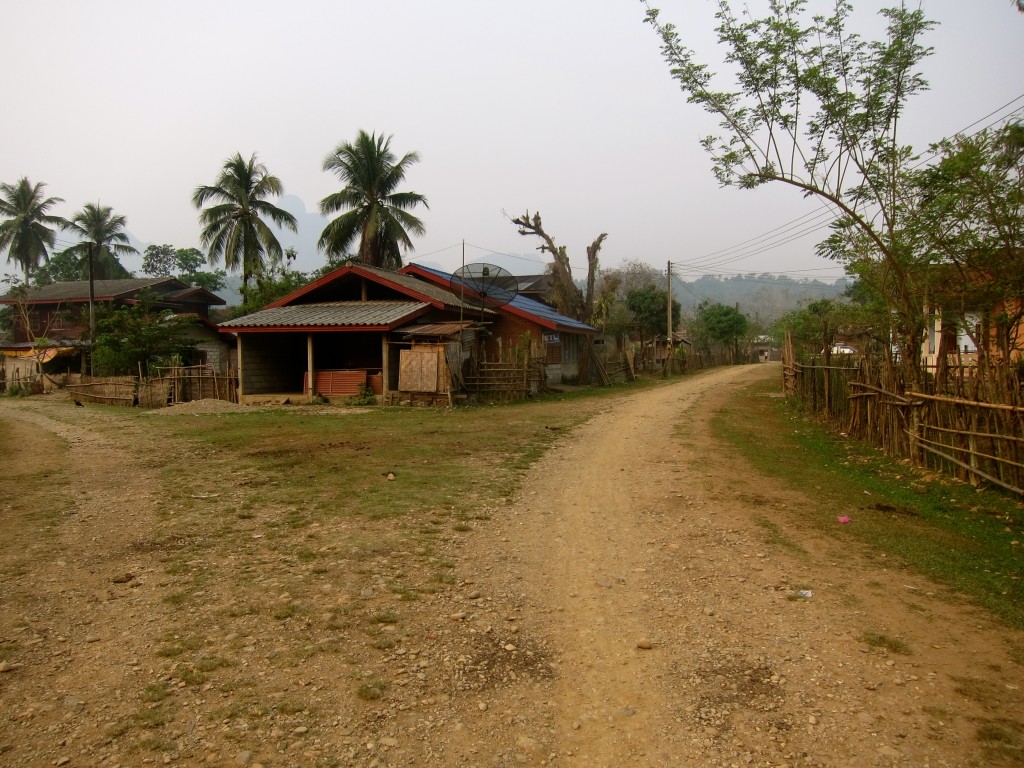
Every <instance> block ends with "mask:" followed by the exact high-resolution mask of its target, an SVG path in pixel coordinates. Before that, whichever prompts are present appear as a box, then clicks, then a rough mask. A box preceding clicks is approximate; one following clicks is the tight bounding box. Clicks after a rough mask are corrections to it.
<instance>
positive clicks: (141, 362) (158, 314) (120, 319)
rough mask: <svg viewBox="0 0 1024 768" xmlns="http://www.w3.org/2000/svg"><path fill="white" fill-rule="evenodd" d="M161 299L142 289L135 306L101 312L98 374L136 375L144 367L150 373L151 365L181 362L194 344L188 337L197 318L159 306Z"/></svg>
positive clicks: (96, 347) (96, 358)
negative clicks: (189, 329)
mask: <svg viewBox="0 0 1024 768" xmlns="http://www.w3.org/2000/svg"><path fill="white" fill-rule="evenodd" d="M158 298H159V297H158V296H157V294H155V293H154V292H153V291H147V290H143V291H140V292H139V293H138V295H137V296H136V300H137V301H136V303H135V304H134V305H133V306H125V307H113V306H110V307H105V308H104V309H103V310H102V311H101V312H100V318H99V320H98V321H97V323H96V331H97V334H96V343H95V345H94V348H93V353H92V361H93V367H94V369H95V371H96V372H97V374H98V375H101V376H119V375H135V374H136V373H138V371H139V370H142V372H143V375H144V376H149V375H150V373H151V372H150V367H151V366H153V365H161V364H165V365H166V364H171V363H178V362H179V361H180V359H181V357H182V356H184V355H187V354H188V352H189V350H191V349H193V348H194V347H195V343H194V342H191V341H189V339H188V337H187V336H186V331H187V330H188V328H189V327H190V326H191V325H193V324H194V323H195V319H194V318H192V317H182V316H180V315H175V314H174V313H173V312H172V311H171V310H169V309H164V310H158V309H156V307H155V305H156V302H157V300H158ZM179 364H180V363H179Z"/></svg>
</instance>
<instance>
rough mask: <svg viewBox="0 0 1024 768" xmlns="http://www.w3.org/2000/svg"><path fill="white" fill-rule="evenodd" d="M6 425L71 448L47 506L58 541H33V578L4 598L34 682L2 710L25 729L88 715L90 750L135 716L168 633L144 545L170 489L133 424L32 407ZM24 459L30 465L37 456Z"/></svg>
mask: <svg viewBox="0 0 1024 768" xmlns="http://www.w3.org/2000/svg"><path fill="white" fill-rule="evenodd" d="M15 405H16V407H15ZM69 405H70V404H69ZM0 417H2V418H4V419H10V420H13V421H15V422H17V423H21V424H28V425H31V426H32V427H33V428H34V429H37V430H40V431H42V432H45V433H49V434H52V435H55V436H56V437H57V438H59V439H60V440H61V441H63V442H64V443H65V444H66V446H67V452H66V454H65V455H64V457H63V460H62V462H61V468H60V470H59V473H58V475H57V477H55V482H56V483H58V484H59V485H61V486H62V488H63V492H62V493H60V494H58V495H56V498H55V499H51V500H50V503H53V504H55V505H57V506H58V508H57V509H55V510H54V513H55V515H56V516H57V520H59V524H58V527H57V529H56V538H55V539H54V540H52V541H48V542H43V541H40V542H39V543H38V545H37V544H36V543H35V542H34V541H32V539H31V536H32V533H31V532H24V533H25V535H27V536H29V537H30V538H29V539H28V542H29V543H28V544H27V546H29V547H31V548H32V549H33V550H34V551H35V552H37V553H38V556H34V557H33V564H32V569H31V571H30V572H29V573H27V574H26V575H24V576H21V577H17V576H16V577H15V578H12V579H11V580H10V581H9V582H8V583H6V584H4V585H3V588H2V590H0V602H2V603H3V604H4V607H5V610H4V613H5V614H6V616H5V617H4V621H3V623H2V630H3V636H6V637H11V638H17V639H18V642H19V644H21V645H23V646H24V647H26V648H29V649H31V651H30V653H29V654H28V656H27V657H26V658H27V663H28V665H29V667H30V669H31V673H30V674H28V675H25V676H20V675H19V676H16V678H17V679H16V680H10V681H8V682H9V684H8V686H7V687H6V689H5V690H4V698H5V699H7V701H8V703H9V704H10V705H13V704H14V702H18V706H17V708H16V709H14V711H16V712H18V719H20V720H22V721H23V722H24V723H26V724H27V723H31V722H32V721H33V720H35V719H36V718H37V717H40V716H41V717H43V718H49V717H52V716H53V714H54V708H55V706H63V707H64V708H65V710H66V712H67V713H68V716H71V715H73V714H74V715H78V714H79V713H87V714H84V715H82V717H83V723H84V724H83V725H80V726H79V727H78V728H76V731H75V735H76V736H77V737H78V739H80V740H82V739H86V738H88V737H86V736H85V734H86V733H89V732H102V730H103V729H104V727H105V725H106V724H107V723H109V722H112V721H116V720H118V719H120V718H123V717H125V716H127V715H128V714H129V713H130V712H131V711H132V710H133V709H134V706H135V704H134V703H133V702H131V701H129V700H128V699H122V693H123V692H126V691H131V690H133V689H134V688H136V687H137V686H138V685H139V683H138V681H137V679H136V678H137V676H138V675H140V674H141V672H142V667H141V664H142V663H144V660H145V659H146V657H147V656H148V655H149V653H150V652H151V644H150V642H149V640H148V638H149V637H150V636H151V635H153V634H154V633H157V632H158V631H159V628H158V626H154V619H156V618H158V617H161V616H162V612H161V611H159V610H154V607H153V603H154V600H155V599H156V595H155V594H154V593H152V589H151V587H150V586H149V585H148V584H147V583H146V582H147V581H148V574H149V573H150V572H152V570H153V565H152V562H151V558H150V557H149V555H148V554H147V553H146V552H144V551H142V550H140V549H138V548H137V545H139V543H140V539H139V537H140V536H142V535H145V533H146V532H149V531H152V530H153V529H154V528H155V527H156V525H155V515H154V508H155V505H156V503H157V499H158V497H159V494H160V489H161V484H160V481H159V478H158V477H157V474H156V469H155V467H154V465H153V463H152V462H151V461H150V460H149V457H148V456H147V453H148V451H147V450H146V449H147V448H148V447H149V446H148V441H147V439H146V438H145V436H144V435H142V434H141V433H140V430H138V428H137V426H135V425H133V424H130V423H129V422H128V420H126V419H124V418H119V417H114V418H110V417H108V416H106V415H105V414H99V413H95V412H92V413H89V414H88V416H87V418H88V423H87V425H81V424H78V423H76V419H77V418H81V417H79V415H78V414H77V413H76V411H74V410H72V409H71V408H70V407H69V408H64V409H62V410H61V409H57V408H54V407H53V404H52V403H45V404H44V405H43V406H42V407H40V405H39V404H37V403H34V402H32V401H23V402H17V403H16V404H9V403H0ZM98 426H99V427H100V428H99V429H98V428H97V427H98ZM110 430H117V431H116V432H112V431H110ZM129 436H130V438H129ZM126 446H131V449H132V450H128V449H127V448H126ZM27 449H28V450H31V449H32V446H27ZM22 458H23V459H24V460H25V461H32V456H31V455H28V454H26V455H25V456H23V457H22ZM40 535H42V534H40ZM41 683H45V690H46V693H47V695H46V696H45V697H44V698H41V697H40V693H41V689H40V685H41ZM0 736H2V729H0ZM92 738H96V737H95V736H93V737H92ZM67 741H68V740H67V739H65V740H64V742H58V741H57V740H55V741H54V744H53V745H52V747H51V749H53V750H54V751H53V752H51V753H50V756H51V757H52V758H53V759H57V758H58V756H59V755H61V754H65V753H64V751H63V750H60V749H59V748H60V747H61V746H64V743H66V742H67ZM39 757H42V755H39Z"/></svg>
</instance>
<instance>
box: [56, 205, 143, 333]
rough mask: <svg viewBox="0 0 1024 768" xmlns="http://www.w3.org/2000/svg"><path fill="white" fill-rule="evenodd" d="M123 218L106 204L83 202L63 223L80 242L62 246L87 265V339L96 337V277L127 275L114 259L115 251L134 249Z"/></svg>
mask: <svg viewBox="0 0 1024 768" xmlns="http://www.w3.org/2000/svg"><path fill="white" fill-rule="evenodd" d="M125 224H127V219H125V217H124V216H121V215H120V214H116V215H115V214H114V209H113V208H111V207H110V206H109V205H100V204H99V203H86V205H85V207H84V208H82V210H80V211H79V212H78V213H76V214H75V215H74V216H72V217H71V220H70V221H68V222H67V223H66V224H65V229H67V230H69V231H71V232H72V233H73V234H75V235H77V236H78V237H79V239H80V242H78V243H77V244H75V245H73V246H71V247H70V248H68V249H66V251H69V252H71V253H72V254H74V255H75V256H77V257H78V259H79V261H80V262H84V263H85V264H86V265H87V266H88V274H89V339H90V341H92V340H95V338H96V309H95V304H96V279H97V278H99V279H101V280H103V279H116V278H120V277H131V273H130V272H128V271H127V270H126V269H125V268H124V267H123V266H122V265H121V262H120V261H118V258H117V256H118V254H121V255H127V254H131V253H138V251H136V250H135V248H133V247H132V246H131V244H130V243H129V241H128V235H127V234H126V233H125V231H124V228H125Z"/></svg>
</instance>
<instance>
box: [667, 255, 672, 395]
mask: <svg viewBox="0 0 1024 768" xmlns="http://www.w3.org/2000/svg"><path fill="white" fill-rule="evenodd" d="M665 274H666V275H667V276H668V301H667V302H666V304H667V305H668V309H667V310H666V314H667V315H668V321H667V325H668V333H667V334H666V335H665V375H666V376H669V375H671V373H672V262H671V261H670V262H669V263H668V268H667V269H666V270H665Z"/></svg>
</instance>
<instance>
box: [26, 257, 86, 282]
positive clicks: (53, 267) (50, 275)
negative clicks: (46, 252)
mask: <svg viewBox="0 0 1024 768" xmlns="http://www.w3.org/2000/svg"><path fill="white" fill-rule="evenodd" d="M88 279H89V267H88V265H87V264H84V263H83V262H82V259H81V257H80V256H78V255H77V254H76V253H75V252H74V251H73V250H71V249H67V248H65V249H64V250H63V251H57V252H56V253H54V254H52V255H51V256H50V260H49V261H47V262H46V263H45V264H43V265H41V266H40V267H39V269H37V270H36V271H35V272H33V273H32V284H33V285H37V286H43V285H53V284H54V283H69V282H73V281H75V280H88Z"/></svg>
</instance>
